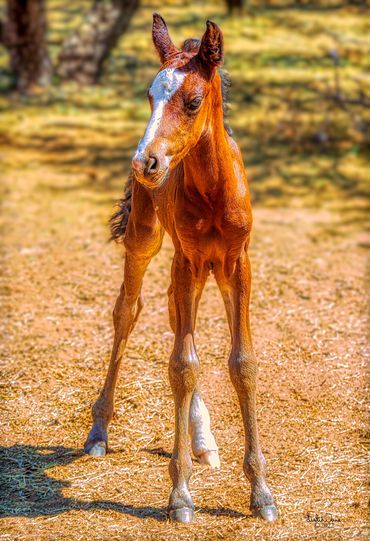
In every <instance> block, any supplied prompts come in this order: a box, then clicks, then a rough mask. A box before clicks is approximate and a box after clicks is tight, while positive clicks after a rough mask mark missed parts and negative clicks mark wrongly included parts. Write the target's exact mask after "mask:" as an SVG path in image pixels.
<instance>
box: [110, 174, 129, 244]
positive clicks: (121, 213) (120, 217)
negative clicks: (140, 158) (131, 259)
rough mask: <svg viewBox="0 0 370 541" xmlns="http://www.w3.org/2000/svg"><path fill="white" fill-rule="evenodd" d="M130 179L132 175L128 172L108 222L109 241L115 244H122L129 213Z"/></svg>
mask: <svg viewBox="0 0 370 541" xmlns="http://www.w3.org/2000/svg"><path fill="white" fill-rule="evenodd" d="M132 179H133V175H132V171H130V174H129V176H128V179H127V182H126V185H125V189H124V191H123V197H122V199H120V200H119V201H118V203H117V207H118V208H117V210H116V212H115V213H114V214H113V215H112V216H111V218H110V220H109V225H110V234H111V237H110V240H115V241H116V242H122V241H123V237H124V236H125V232H126V227H127V222H128V219H129V216H130V212H131V199H132Z"/></svg>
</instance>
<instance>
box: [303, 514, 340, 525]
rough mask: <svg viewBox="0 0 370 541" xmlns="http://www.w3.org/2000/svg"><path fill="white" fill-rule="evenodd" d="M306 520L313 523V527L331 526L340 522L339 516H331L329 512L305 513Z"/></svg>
mask: <svg viewBox="0 0 370 541" xmlns="http://www.w3.org/2000/svg"><path fill="white" fill-rule="evenodd" d="M305 518H306V521H307V522H311V523H312V524H314V525H315V528H319V527H321V526H325V527H327V528H333V527H334V526H335V525H337V524H338V523H340V522H341V520H340V518H337V517H333V515H332V514H331V513H325V515H319V514H318V513H315V514H314V515H312V514H310V513H306V515H305Z"/></svg>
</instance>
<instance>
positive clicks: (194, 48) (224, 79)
mask: <svg viewBox="0 0 370 541" xmlns="http://www.w3.org/2000/svg"><path fill="white" fill-rule="evenodd" d="M200 41H201V40H200V39H197V38H190V39H187V40H185V41H184V43H183V45H182V47H181V49H182V50H183V51H185V52H187V53H196V52H198V50H199V47H200ZM218 73H219V74H220V77H221V92H222V111H223V117H224V128H225V130H226V131H227V133H228V134H229V135H232V133H233V131H232V129H231V128H230V126H229V124H228V122H227V115H228V112H229V94H230V86H231V79H230V75H229V74H228V73H227V71H225V70H224V69H221V68H220V69H219V70H218Z"/></svg>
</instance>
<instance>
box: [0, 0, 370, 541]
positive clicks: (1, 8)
mask: <svg viewBox="0 0 370 541" xmlns="http://www.w3.org/2000/svg"><path fill="white" fill-rule="evenodd" d="M153 11H158V12H160V14H161V15H162V16H163V17H164V18H165V19H166V21H167V23H168V26H169V30H170V33H171V36H172V38H173V40H174V42H175V44H177V45H181V43H182V42H183V40H185V39H186V38H190V37H200V36H201V35H202V33H203V32H204V29H205V22H206V20H207V19H208V18H210V19H212V20H214V21H215V22H217V23H218V24H219V25H220V27H221V29H222V31H223V33H224V38H225V68H226V69H227V70H228V72H229V74H230V76H231V80H232V87H231V102H230V112H229V123H230V126H231V128H232V129H233V130H234V136H235V139H236V140H237V142H238V144H239V145H240V147H241V150H242V153H243V156H244V161H245V165H246V168H247V172H248V177H249V182H250V187H251V193H252V199H253V204H254V228H253V233H252V242H251V245H250V255H251V261H252V268H253V287H252V299H251V322H252V334H253V338H254V345H255V350H256V353H257V357H258V363H259V367H260V371H259V386H258V421H259V430H260V435H261V440H262V448H263V452H264V453H265V456H266V459H267V464H268V479H269V482H270V484H271V487H272V490H273V492H274V494H275V496H276V500H277V502H278V506H279V510H280V513H281V516H282V519H281V520H279V521H278V523H277V524H276V525H272V526H270V525H268V524H267V525H266V524H265V525H263V524H261V523H260V522H259V521H257V520H245V519H251V516H250V514H249V511H248V506H249V501H248V487H247V485H246V482H245V479H244V476H243V474H242V460H243V434H242V425H241V420H240V417H239V407H238V404H237V399H236V396H235V393H234V391H233V389H232V386H231V383H230V381H229V378H228V373H227V360H226V359H227V357H228V354H229V347H230V343H229V334H228V327H227V323H226V320H225V314H224V308H223V304H222V299H221V298H220V294H219V292H218V289H217V285H216V283H215V280H214V279H213V278H212V277H211V278H210V280H209V281H208V282H207V286H206V288H205V292H204V295H203V296H202V299H201V303H200V310H199V317H198V325H197V331H196V343H197V351H198V354H199V357H200V360H201V378H200V379H201V388H202V392H203V394H204V396H205V401H206V403H207V405H208V407H209V410H210V414H211V419H212V427H213V430H214V432H215V436H216V440H217V442H218V445H219V448H220V456H221V463H222V470H221V471H218V472H217V471H212V472H211V471H209V470H208V469H207V468H205V467H202V466H201V465H199V464H196V463H194V475H193V477H192V485H191V486H192V491H193V495H194V501H195V504H196V513H197V519H196V523H195V524H194V525H192V526H189V528H188V529H187V530H184V529H181V528H180V529H179V528H176V526H171V525H170V524H168V523H166V506H167V499H168V489H169V486H170V485H169V478H168V460H169V457H170V454H171V448H172V444H173V400H172V396H171V393H170V389H169V383H168V375H167V366H168V358H169V356H170V352H171V348H172V342H173V335H172V333H171V332H170V329H169V324H168V314H167V295H166V289H167V287H168V285H169V283H170V266H171V257H172V244H171V241H170V239H168V238H167V237H165V239H164V244H163V248H162V250H161V251H160V252H159V254H158V255H157V256H156V257H155V259H154V261H153V263H152V264H151V265H150V266H149V268H148V271H147V274H146V277H145V280H144V299H145V309H144V310H143V313H142V315H141V317H140V320H139V321H138V324H137V326H136V327H135V330H134V332H133V334H132V336H131V338H130V341H129V344H128V349H127V356H126V357H125V360H124V363H123V369H122V377H121V378H120V380H119V382H118V386H117V394H116V397H117V398H116V405H115V418H114V422H113V423H112V425H111V428H110V445H111V452H110V453H109V454H108V455H107V457H106V459H105V460H102V461H91V460H89V459H88V457H86V456H84V455H83V452H82V446H83V442H84V440H85V437H86V435H87V433H88V430H89V428H90V423H91V405H92V403H93V402H94V400H95V398H96V397H97V395H98V393H99V390H100V388H101V384H102V381H103V377H104V375H105V372H106V368H107V363H108V360H109V356H110V348H111V343H112V323H111V310H112V307H113V305H114V301H115V298H116V296H117V293H118V291H119V287H120V284H121V281H122V259H121V251H120V249H119V248H117V246H116V245H114V244H113V243H110V244H109V243H107V240H108V238H109V230H108V227H107V222H108V219H109V217H110V215H111V213H112V209H113V206H114V203H115V201H116V200H117V199H118V198H119V197H120V196H121V194H122V190H123V186H124V184H125V182H126V178H127V174H128V171H129V168H130V161H131V157H132V155H133V153H134V150H135V148H136V146H137V143H138V141H139V139H140V138H141V137H142V135H143V133H144V130H145V127H146V124H147V122H148V119H149V116H150V109H149V104H148V102H147V99H146V89H147V87H148V85H149V84H150V82H151V80H152V78H153V77H154V75H155V73H156V71H157V69H158V67H159V62H158V58H157V57H156V54H155V53H154V50H153V46H152V43H151V21H152V13H153ZM0 22H1V24H0V41H1V46H0V111H1V114H0V267H1V272H0V315H1V320H0V335H1V340H0V358H1V364H2V366H1V380H0V397H1V408H0V410H1V411H0V414H1V421H2V422H1V424H2V428H1V440H2V444H1V445H0V461H1V465H2V472H1V487H2V496H3V498H2V501H1V502H0V515H2V517H4V518H5V520H4V521H3V523H2V530H3V532H4V537H3V538H4V539H17V540H18V539H19V540H21V539H26V540H29V539H37V540H38V541H44V540H45V541H50V540H51V539H52V540H55V539H57V540H64V539H65V540H68V541H71V540H72V541H73V540H76V541H77V540H81V539H96V540H97V541H98V540H99V541H102V540H105V539H109V540H111V539H125V540H127V541H137V540H141V539H142V540H143V541H148V540H153V541H161V540H162V541H167V540H169V539H171V541H173V540H179V541H180V539H181V541H183V540H184V539H189V540H199V541H204V540H207V541H213V540H219V539H229V540H230V541H234V540H235V539H254V540H256V541H267V540H276V541H278V540H282V539H289V540H292V541H294V540H299V541H301V540H307V541H312V540H313V539H320V540H321V541H322V540H327V541H334V540H335V541H337V540H338V539H348V540H351V541H352V540H354V539H359V540H363V539H367V538H368V536H366V527H368V485H367V480H368V466H367V464H368V452H367V451H368V450H367V448H366V446H365V444H366V443H368V441H369V431H368V416H367V404H368V393H367V390H366V382H367V383H368V378H367V376H366V366H368V364H366V362H367V360H368V358H369V356H370V351H369V342H368V329H369V317H368V316H369V309H368V301H367V295H366V293H365V292H366V291H369V287H368V279H367V277H366V276H367V268H368V253H369V247H370V237H369V234H368V233H366V231H365V228H366V226H367V225H368V224H369V209H368V202H369V191H370V182H369V160H370V156H369V150H370V148H369V130H370V74H369V71H370V70H369V68H370V15H369V6H368V3H367V2H365V1H364V0H362V1H361V0H352V1H340V0H326V1H324V0H323V1H311V2H309V1H306V0H300V1H298V0H296V1H294V0H271V1H267V0H266V1H259V0H244V1H239V2H238V1H237V0H230V2H229V3H227V2H226V0H214V1H211V0H193V1H189V0H163V1H161V0H141V1H139V0H120V1H119V0H105V1H98V0H73V1H67V0H7V2H4V0H0ZM316 514H317V515H318V516H319V519H320V520H321V519H322V522H323V524H321V523H320V527H316V526H315V524H314V523H313V522H312V520H311V521H310V520H309V519H310V517H311V516H315V515H316ZM320 517H321V518H320ZM330 517H334V518H335V521H336V522H335V524H332V523H331V522H330ZM325 521H326V522H327V524H329V526H330V527H329V526H328V527H326V526H327V524H325ZM367 531H368V530H367Z"/></svg>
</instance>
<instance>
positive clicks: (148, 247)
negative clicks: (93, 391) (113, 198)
mask: <svg viewBox="0 0 370 541" xmlns="http://www.w3.org/2000/svg"><path fill="white" fill-rule="evenodd" d="M162 237H163V231H162V228H161V227H160V226H159V223H158V222H157V218H156V216H155V213H154V210H153V207H152V204H151V201H150V200H149V198H148V196H147V195H146V194H145V193H144V192H143V189H142V188H140V187H137V186H136V187H135V189H134V194H133V209H132V212H131V215H130V218H129V222H128V224H127V231H126V235H125V246H126V250H127V251H126V257H125V268H124V280H123V283H122V286H121V291H120V294H119V296H118V298H117V301H116V304H115V307H114V311H113V321H114V332H115V334H114V342H113V349H112V354H111V359H110V363H109V368H108V373H107V376H106V379H105V382H104V386H103V388H102V390H101V393H100V396H99V398H98V400H97V401H96V402H95V404H94V406H93V409H92V416H93V426H92V428H91V430H90V433H89V435H88V438H87V440H86V443H85V452H86V453H89V454H90V455H92V456H104V455H105V453H106V450H107V446H108V433H107V430H108V424H109V422H110V421H111V419H112V416H113V407H114V390H115V386H116V383H117V378H118V371H119V367H120V364H121V361H122V357H123V353H124V350H125V346H126V342H127V339H128V337H129V335H130V333H131V331H132V329H133V328H134V325H135V322H136V320H137V318H138V316H139V313H140V311H141V308H142V300H141V297H140V292H141V286H142V281H143V276H144V273H145V270H146V268H147V266H148V264H149V262H150V260H151V258H152V257H153V255H155V253H157V251H158V250H159V248H160V246H161V242H162Z"/></svg>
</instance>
